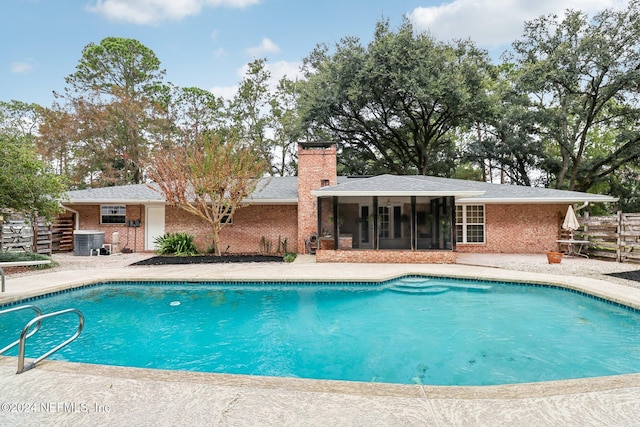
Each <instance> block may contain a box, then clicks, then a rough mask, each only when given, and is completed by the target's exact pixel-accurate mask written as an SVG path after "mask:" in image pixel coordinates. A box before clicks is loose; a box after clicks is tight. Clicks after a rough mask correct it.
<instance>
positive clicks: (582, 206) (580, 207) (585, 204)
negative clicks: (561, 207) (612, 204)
mask: <svg viewBox="0 0 640 427" xmlns="http://www.w3.org/2000/svg"><path fill="white" fill-rule="evenodd" d="M587 206H589V202H584V203H583V204H582V205H581V206H578V207H577V208H576V209H575V211H576V212H578V211H579V210H580V209H584V208H586V207H587Z"/></svg>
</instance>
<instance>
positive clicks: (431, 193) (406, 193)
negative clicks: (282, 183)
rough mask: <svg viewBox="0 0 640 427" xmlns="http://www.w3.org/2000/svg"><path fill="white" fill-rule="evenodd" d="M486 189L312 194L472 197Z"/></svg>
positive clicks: (314, 193)
mask: <svg viewBox="0 0 640 427" xmlns="http://www.w3.org/2000/svg"><path fill="white" fill-rule="evenodd" d="M483 194H485V192H484V191H410V190H407V191H355V190H354V191H340V190H338V191H331V190H324V191H322V190H311V195H312V196H315V197H332V196H338V197H372V196H379V197H408V196H418V197H420V196H425V197H448V196H455V197H471V196H481V195H483Z"/></svg>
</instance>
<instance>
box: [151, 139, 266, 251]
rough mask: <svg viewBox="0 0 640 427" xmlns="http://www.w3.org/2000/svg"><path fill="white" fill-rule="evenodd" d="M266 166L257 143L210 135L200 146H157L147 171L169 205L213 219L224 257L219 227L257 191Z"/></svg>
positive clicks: (214, 235) (217, 244)
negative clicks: (246, 143)
mask: <svg viewBox="0 0 640 427" xmlns="http://www.w3.org/2000/svg"><path fill="white" fill-rule="evenodd" d="M196 145H198V144H196ZM266 167H267V164H266V162H265V161H264V159H263V158H262V157H261V155H260V152H259V150H257V149H256V148H255V147H254V146H247V145H243V144H241V143H240V142H239V141H238V139H237V138H235V137H234V136H232V135H229V136H227V137H226V138H225V139H220V138H219V137H218V136H216V135H214V134H211V133H207V134H204V135H202V141H201V147H198V148H192V147H174V148H172V149H168V148H166V149H161V150H159V151H158V152H157V154H156V155H155V156H154V158H153V160H152V161H151V164H150V165H149V168H148V174H149V176H150V177H151V179H153V180H154V181H155V183H156V185H157V187H152V188H154V189H155V190H156V191H158V192H160V193H162V194H163V195H164V197H165V199H166V201H167V203H168V204H169V205H170V206H176V207H178V208H180V209H182V210H184V211H186V212H189V213H191V214H193V215H195V216H197V217H199V218H202V219H203V220H205V221H206V222H208V223H209V225H210V226H211V238H212V246H213V249H214V253H215V254H216V255H220V231H221V230H222V229H223V228H224V226H225V225H226V224H228V223H230V222H231V219H232V218H233V215H234V213H235V211H236V210H237V209H239V208H240V207H242V206H243V205H242V202H243V200H244V199H245V198H246V197H247V196H249V195H250V194H251V193H253V191H254V190H255V189H256V187H257V184H258V178H259V177H260V176H261V175H263V174H264V172H265V171H266Z"/></svg>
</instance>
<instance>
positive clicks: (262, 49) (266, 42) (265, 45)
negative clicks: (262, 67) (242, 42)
mask: <svg viewBox="0 0 640 427" xmlns="http://www.w3.org/2000/svg"><path fill="white" fill-rule="evenodd" d="M246 52H247V53H248V54H249V55H251V56H260V55H263V54H265V53H278V52H280V47H278V45H277V44H275V43H274V42H272V41H271V40H270V39H268V38H266V37H265V38H263V39H262V42H260V45H258V46H255V47H250V48H249V49H247V50H246Z"/></svg>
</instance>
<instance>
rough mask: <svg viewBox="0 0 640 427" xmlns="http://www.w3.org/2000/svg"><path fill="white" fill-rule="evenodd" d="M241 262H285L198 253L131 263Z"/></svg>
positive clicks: (271, 257) (267, 258)
mask: <svg viewBox="0 0 640 427" xmlns="http://www.w3.org/2000/svg"><path fill="white" fill-rule="evenodd" d="M239 262H284V260H283V258H282V257H281V256H272V255H221V256H215V255H196V256H182V257H179V256H166V255H163V256H154V257H152V258H148V259H144V260H142V261H138V262H134V263H133V264H131V265H175V264H220V263H239Z"/></svg>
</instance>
